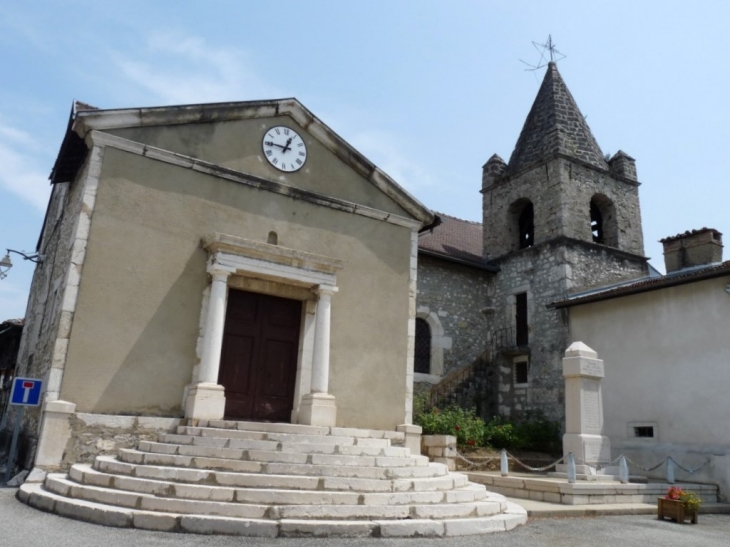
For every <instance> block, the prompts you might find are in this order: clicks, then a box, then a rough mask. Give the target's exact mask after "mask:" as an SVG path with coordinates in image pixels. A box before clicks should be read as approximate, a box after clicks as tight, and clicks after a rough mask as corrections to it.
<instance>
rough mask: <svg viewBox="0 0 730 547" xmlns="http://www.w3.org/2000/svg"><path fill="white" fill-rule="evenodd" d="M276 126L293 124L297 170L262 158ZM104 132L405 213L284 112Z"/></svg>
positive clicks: (308, 188)
mask: <svg viewBox="0 0 730 547" xmlns="http://www.w3.org/2000/svg"><path fill="white" fill-rule="evenodd" d="M278 125H283V126H286V127H290V128H291V129H294V130H295V131H297V133H299V135H300V136H301V137H302V138H303V139H304V141H305V142H306V144H307V162H306V163H305V165H304V167H302V168H301V169H300V170H299V171H296V172H293V173H282V172H280V171H275V170H274V169H273V168H272V167H271V166H270V165H269V164H268V162H267V161H266V160H265V159H264V158H263V152H262V145H261V143H262V140H263V137H264V135H265V134H266V131H267V129H269V128H271V127H273V126H278ZM109 133H111V134H113V135H117V136H120V137H123V138H125V139H129V140H132V141H135V142H140V143H144V144H147V145H150V146H155V147H157V148H162V149H164V150H170V151H172V152H176V153H178V154H183V155H186V156H189V157H193V158H196V159H200V160H204V161H207V162H210V163H213V164H216V165H220V166H222V167H225V168H228V169H233V170H235V171H240V172H243V173H250V174H252V175H255V176H258V177H263V178H267V179H271V180H276V181H279V182H282V183H284V184H288V185H290V186H296V187H297V188H302V189H305V190H310V191H312V192H317V193H320V194H324V195H327V196H333V197H337V198H340V199H344V200H347V201H351V202H353V203H359V204H361V205H366V206H368V207H373V208H374V209H378V210H380V211H387V212H390V213H395V214H398V215H401V216H404V217H407V216H408V213H406V212H405V211H403V209H401V208H400V207H399V206H398V205H397V204H396V203H395V202H394V201H393V200H392V199H390V198H389V197H388V196H386V195H385V194H384V193H383V192H381V191H380V190H379V189H377V188H376V187H375V186H374V185H373V184H372V183H370V182H369V181H367V180H366V179H364V178H363V177H362V176H360V175H359V174H358V173H356V172H355V171H354V170H353V169H352V168H351V167H350V166H348V165H346V164H345V163H344V162H343V161H341V160H340V159H339V158H337V156H335V155H334V154H333V153H332V152H331V151H330V150H328V149H327V148H326V147H325V146H324V145H323V144H322V143H321V142H319V141H318V140H317V139H315V138H314V137H312V136H311V135H310V134H309V133H307V131H306V130H305V129H303V128H302V127H301V126H299V125H298V124H297V123H296V122H295V121H294V120H293V119H291V118H289V117H270V118H258V119H249V120H238V121H226V122H215V123H195V124H189V125H170V126H150V127H135V128H126V129H115V130H110V131H109Z"/></svg>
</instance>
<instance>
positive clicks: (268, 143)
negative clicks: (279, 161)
mask: <svg viewBox="0 0 730 547" xmlns="http://www.w3.org/2000/svg"><path fill="white" fill-rule="evenodd" d="M264 144H265V145H266V146H278V147H279V148H284V147H283V146H282V145H280V144H276V143H275V142H272V141H266V142H265V143H264ZM287 146H289V143H287ZM284 149H285V150H286V148H284Z"/></svg>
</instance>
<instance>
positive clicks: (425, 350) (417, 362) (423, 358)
mask: <svg viewBox="0 0 730 547" xmlns="http://www.w3.org/2000/svg"><path fill="white" fill-rule="evenodd" d="M414 353H415V355H414V362H413V370H414V371H415V372H421V373H423V374H430V373H431V327H429V326H428V323H427V322H426V320H425V319H421V318H420V317H419V318H417V319H416V350H415V352H414Z"/></svg>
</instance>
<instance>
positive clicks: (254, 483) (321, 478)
mask: <svg viewBox="0 0 730 547" xmlns="http://www.w3.org/2000/svg"><path fill="white" fill-rule="evenodd" d="M120 455H121V454H120ZM86 468H89V469H92V468H91V467H90V466H88V465H86V464H75V465H74V466H73V467H72V468H71V471H70V472H72V473H75V472H76V470H79V469H86ZM93 469H94V470H95V471H97V472H99V473H101V474H110V475H123V476H127V477H134V478H140V479H151V480H164V481H174V482H187V483H191V484H196V483H200V484H205V485H221V486H230V487H241V488H246V487H252V488H253V487H255V488H269V487H271V488H277V487H278V488H285V489H289V488H290V489H302V490H307V489H314V490H328V491H342V492H358V493H369V492H433V491H448V490H452V489H454V488H465V487H467V486H470V485H469V482H468V478H467V477H466V475H463V474H461V473H450V474H444V475H441V476H436V477H426V478H410V479H409V478H406V479H403V478H397V479H391V478H387V477H385V476H384V477H381V478H376V479H372V478H358V477H333V476H326V475H322V474H314V475H312V474H308V475H306V476H303V475H296V474H291V473H271V474H261V473H229V472H225V471H224V472H220V471H211V470H208V469H194V468H193V469H190V468H180V467H176V466H166V465H154V464H150V463H144V464H136V463H129V462H125V461H119V460H117V459H115V458H113V457H111V456H98V457H97V458H96V461H95V462H94V466H93ZM343 469H347V468H336V467H333V468H332V470H333V472H334V471H335V470H343ZM350 469H351V468H350ZM267 477H272V479H271V480H270V481H267ZM99 480H103V479H99ZM94 484H97V483H94ZM101 485H102V486H106V485H107V483H104V484H101ZM471 486H472V487H473V488H476V489H478V490H479V491H481V489H484V491H485V492H486V489H485V488H484V487H483V486H477V485H471ZM448 501H460V499H459V497H458V495H457V494H453V497H452V499H449V500H448ZM463 501H474V498H472V499H464V500H463Z"/></svg>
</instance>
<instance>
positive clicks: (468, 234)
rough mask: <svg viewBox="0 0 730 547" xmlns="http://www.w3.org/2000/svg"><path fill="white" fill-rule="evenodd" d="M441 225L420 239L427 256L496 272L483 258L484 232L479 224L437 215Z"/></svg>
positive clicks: (422, 249) (421, 248) (440, 214)
mask: <svg viewBox="0 0 730 547" xmlns="http://www.w3.org/2000/svg"><path fill="white" fill-rule="evenodd" d="M436 215H437V216H438V217H439V219H440V220H441V223H440V224H439V225H437V226H436V227H435V228H433V229H431V230H429V231H426V232H424V233H422V234H421V235H420V236H419V237H418V250H419V251H421V252H424V253H425V254H428V255H431V256H436V257H439V258H444V259H447V260H452V261H455V262H461V263H465V264H468V265H473V266H478V267H481V268H486V269H489V270H494V271H496V268H495V267H492V266H488V265H487V262H486V260H484V258H482V245H483V243H482V242H483V231H482V225H481V223H479V222H472V221H469V220H462V219H460V218H456V217H452V216H450V215H445V214H443V213H436Z"/></svg>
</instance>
